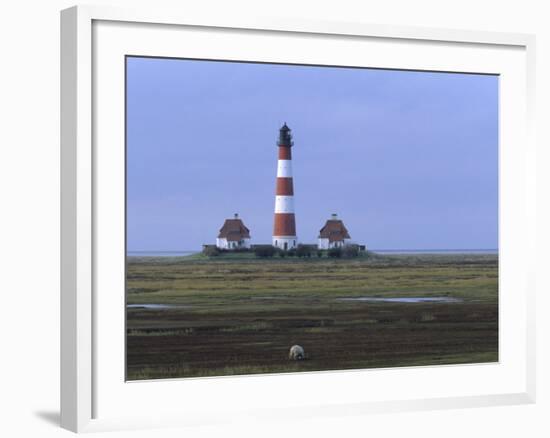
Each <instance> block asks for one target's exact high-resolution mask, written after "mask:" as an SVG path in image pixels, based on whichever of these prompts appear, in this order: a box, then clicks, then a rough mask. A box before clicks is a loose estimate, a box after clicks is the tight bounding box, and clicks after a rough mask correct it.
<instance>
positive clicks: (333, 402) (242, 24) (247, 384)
mask: <svg viewBox="0 0 550 438" xmlns="http://www.w3.org/2000/svg"><path fill="white" fill-rule="evenodd" d="M183 30H184V31H183ZM180 31H181V32H183V33H182V34H181V38H191V37H193V38H195V37H194V34H193V32H196V33H197V35H198V34H200V35H199V36H197V39H196V40H193V41H194V43H195V46H194V47H193V54H194V55H195V56H196V55H198V57H200V56H201V53H204V55H203V56H204V57H212V56H214V57H216V56H217V57H220V58H221V57H222V54H223V53H225V55H223V58H224V59H228V58H232V57H234V58H235V59H239V58H242V57H243V56H245V57H246V59H249V60H257V59H256V58H258V56H260V55H257V53H259V52H258V51H256V52H255V48H257V47H258V46H259V43H258V41H260V40H261V44H263V45H265V44H271V45H270V46H267V47H268V49H269V50H267V52H269V53H268V54H267V55H265V56H268V57H269V56H273V57H276V56H280V55H277V53H276V52H277V50H276V48H275V42H276V43H277V44H278V41H277V39H278V38H283V39H284V40H291V39H292V42H291V43H289V41H286V42H284V44H287V46H288V44H293V45H294V46H296V48H295V50H296V51H295V52H293V53H292V54H288V55H285V56H290V57H294V58H292V60H294V61H300V60H301V59H302V57H303V56H305V55H304V53H305V50H306V48H307V49H308V50H309V49H311V53H312V55H310V56H313V57H315V56H318V57H319V58H315V59H316V60H317V62H318V63H320V64H329V62H328V61H329V60H330V59H333V60H334V62H333V63H335V64H339V65H348V63H349V62H353V58H347V59H348V61H347V62H346V61H345V60H344V58H338V56H337V55H336V52H337V51H338V50H339V49H344V50H340V52H342V53H343V54H342V55H341V56H354V55H353V50H355V53H358V52H357V48H358V47H359V46H357V45H360V44H365V45H372V47H373V49H372V50H373V52H372V54H373V58H372V59H374V58H376V57H377V56H379V59H378V58H377V59H378V60H377V61H376V62H378V63H379V64H378V66H383V67H386V68H412V67H414V69H421V70H422V69H423V70H436V71H437V70H442V67H441V66H445V68H444V70H446V71H473V72H484V73H494V74H501V75H503V77H504V78H509V80H508V79H506V80H505V81H503V84H502V86H501V93H502V101H501V131H500V134H501V148H502V149H501V152H502V154H501V158H500V166H501V173H500V176H501V183H500V201H501V202H500V205H501V208H500V218H499V219H500V250H501V264H500V266H501V268H500V269H501V271H500V282H501V283H500V289H501V291H502V292H501V296H500V301H501V302H502V304H501V307H500V318H501V319H500V325H501V326H502V329H501V332H500V342H501V346H502V348H503V353H502V355H501V357H502V358H501V360H500V362H499V363H498V364H496V365H494V366H492V367H491V365H465V366H449V367H432V368H430V367H417V368H414V369H411V368H409V369H392V370H370V371H347V372H334V373H333V372H330V373H300V374H292V375H286V376H257V377H227V378H226V377H224V378H207V379H204V378H203V379H186V382H182V380H177V379H176V380H171V381H160V382H142V383H127V382H124V380H123V379H122V381H121V380H120V375H121V374H120V372H121V370H120V368H122V366H123V364H120V367H119V365H113V363H111V362H108V361H106V360H105V358H106V357H108V356H111V353H112V355H113V357H119V355H120V338H121V337H123V336H124V333H123V331H121V330H119V329H120V327H121V326H120V321H121V318H123V316H121V315H120V314H121V313H122V314H123V313H124V312H123V311H122V308H121V307H118V303H119V302H120V299H121V297H122V298H123V295H124V288H122V289H120V287H119V286H120V282H119V280H120V274H121V272H119V271H120V268H121V266H124V260H123V257H122V258H121V255H122V254H121V253H119V252H118V248H120V247H116V246H115V247H113V248H110V249H109V251H108V252H106V250H105V248H106V245H107V244H104V242H106V241H107V237H105V238H103V237H101V236H108V239H109V241H118V240H120V238H121V236H120V220H118V221H117V219H120V213H121V211H120V209H119V208H120V207H121V208H122V209H123V208H124V207H123V206H117V205H118V203H120V197H119V196H118V195H120V191H118V192H117V190H116V189H115V190H113V191H112V194H109V193H108V192H107V191H106V190H105V187H106V186H109V187H111V186H112V183H113V182H114V185H115V186H116V184H119V183H120V181H121V177H122V179H123V175H124V166H123V163H122V161H120V157H121V155H120V153H119V152H120V149H119V147H120V146H121V145H120V141H119V140H120V138H121V137H120V135H121V132H123V126H120V123H119V122H120V120H121V119H120V110H121V108H120V103H121V102H122V100H123V94H124V93H123V88H121V86H122V87H123V85H121V84H123V83H124V78H123V77H120V75H119V74H118V73H120V64H117V65H116V66H115V67H114V68H115V70H112V69H111V67H110V66H109V62H111V61H110V60H114V61H113V62H115V63H118V62H121V59H120V56H121V54H122V55H123V54H133V55H136V54H138V55H139V54H147V55H151V54H152V53H157V54H159V55H160V56H171V54H174V55H176V56H178V53H179V50H182V49H181V41H176V42H175V43H173V44H170V43H169V41H173V37H174V36H175V37H176V38H180V36H179V33H180ZM144 32H147V38H143V39H142V38H141V37H140V35H142V34H143V33H144ZM220 32H233V33H232V35H233V37H232V38H234V41H233V43H234V44H233V48H234V50H236V51H235V52H234V53H230V52H229V51H227V49H224V48H223V47H222V46H223V44H221V43H220V41H221V40H219V39H216V38H219V37H220V35H219V33H220ZM168 34H169V35H168ZM125 35H128V36H131V38H126V37H125ZM167 36H168V37H169V38H167ZM199 37H200V38H199ZM201 38H202V39H201ZM208 38H212V39H211V40H209V39H208ZM323 38H325V40H323V43H326V42H327V41H328V42H329V43H331V42H334V47H331V44H328V45H327V44H324V47H323V49H324V50H323V51H322V52H323V53H320V52H321V51H319V53H316V52H315V46H314V45H312V46H306V45H304V46H301V43H300V41H302V40H303V41H304V44H317V43H315V41H313V40H316V39H321V40H322V39H323ZM312 41H313V42H312ZM107 43H108V44H107ZM377 44H384V45H385V46H384V47H388V48H390V47H391V50H389V51H388V52H389V53H387V54H384V55H382V54H381V50H379V49H377V48H376V45H377ZM353 45H354V46H353ZM352 46H353V47H352ZM347 47H349V48H350V50H348V51H346V50H345V49H346V48H347ZM361 47H362V46H361ZM365 47H367V46H365ZM415 47H416V48H417V49H418V51H417V52H415V51H414V50H412V51H410V50H408V49H409V48H415ZM325 48H326V50H325ZM351 49H353V50H351ZM128 50H130V51H128ZM136 50H137V51H138V52H137V53H136ZM224 50H225V52H224ZM239 50H242V53H240V52H239ZM246 50H250V51H249V52H246ZM300 50H302V55H300ZM433 51H435V52H433ZM447 51H453V53H452V54H451V55H447V54H446V52H447ZM454 51H456V52H457V53H454ZM160 52H162V53H160ZM345 52H349V53H347V55H346V53H345ZM407 52H410V54H409V58H407V56H406V54H407ZM459 52H461V53H459ZM462 52H463V53H462ZM245 53H249V54H248V55H246V54H245ZM254 53H256V55H255V54H254ZM377 53H378V55H376V54H377ZM399 53H401V55H399V56H396V54H399ZM433 53H438V54H439V55H440V56H438V57H437V58H438V59H436V58H435V57H434V58H433V62H430V61H429V59H430V58H429V57H430V56H432V55H433ZM534 53H535V40H534V37H533V36H531V35H523V34H507V33H491V32H474V31H460V30H450V29H425V28H416V27H402V26H395V27H393V26H380V25H373V24H364V23H339V22H316V21H308V20H297V19H291V18H262V19H258V18H255V17H246V16H242V15H241V16H240V17H239V18H238V19H237V18H232V19H227V18H224V17H216V16H215V15H212V16H208V17H204V16H193V15H191V14H188V13H183V14H182V13H181V12H170V11H168V12H165V11H162V10H156V9H151V10H139V11H136V10H126V9H118V8H109V7H103V6H102V7H96V6H85V7H83V6H78V7H73V8H70V9H67V10H64V11H62V13H61V123H62V126H61V150H62V156H61V171H62V175H61V190H62V194H61V221H62V222H61V230H62V232H61V239H62V241H61V252H62V255H61V257H62V258H61V266H62V268H61V425H62V427H64V428H66V429H69V430H72V431H75V432H82V431H99V430H110V429H119V428H146V427H159V426H167V425H171V426H174V425H189V424H209V423H215V422H220V421H228V420H229V419H232V420H234V419H235V418H237V419H238V418H242V419H246V418H248V417H250V416H254V417H255V418H256V419H258V418H259V419H262V418H269V419H278V418H281V419H284V418H287V417H289V416H291V417H293V418H297V417H298V418H300V417H307V416H311V415H326V414H330V415H342V414H343V413H346V414H348V415H349V414H350V413H353V414H358V415H359V414H362V413H366V412H396V411H404V410H419V409H433V408H442V407H448V408H451V407H475V406H488V405H502V404H520V403H532V402H534V400H535V340H534V335H535V319H534V318H535V310H534V278H533V276H534V274H533V272H534V268H533V267H534V260H533V258H532V257H534V256H532V255H531V254H533V255H534V254H535V251H534V247H535V234H534V233H535V227H534V224H535V207H534V206H535V195H534V193H535V188H536V187H535V186H536V180H535V168H536V166H535V144H534V140H533V133H532V129H533V128H532V120H533V105H534V104H533V102H534V90H535V88H534V86H535V85H534V56H535V55H534ZM417 55H418V58H416V59H413V58H412V57H413V56H417ZM480 55H482V56H480ZM262 56H263V55H262ZM321 56H324V57H327V58H323V59H326V60H325V61H319V60H320V59H321V58H320V57H321ZM331 57H332V58H331ZM422 57H424V58H425V59H424V60H423V61H422ZM461 57H466V58H468V57H469V58H468V59H470V61H468V62H465V61H464V59H462V58H461ZM270 59H271V58H270ZM311 59H313V58H311ZM350 59H351V60H352V61H349V60H350ZM289 60H290V59H289ZM302 62H305V63H309V62H313V61H308V60H306V61H304V60H302ZM343 62H344V63H345V64H342V63H343ZM357 62H359V61H357ZM370 62H375V61H370ZM476 63H477V64H476ZM360 65H364V64H360ZM370 66H374V65H370ZM112 71H114V72H117V73H116V74H114V75H111V73H110V72H112ZM104 96H113V97H112V99H114V100H113V101H112V102H111V101H109V102H106V98H104ZM108 98H109V99H111V97H108ZM121 99H122V100H121ZM108 108H112V113H111V112H110V111H111V110H109V109H108ZM109 121H111V122H109ZM110 123H111V124H110ZM98 145H100V146H98ZM502 145H504V146H502ZM111 146H112V147H111ZM98 147H100V148H102V149H101V153H100V154H98V153H97V152H98ZM110 153H113V154H114V155H109V154H110ZM117 154H118V155H117ZM106 175H108V176H106ZM108 178H113V180H112V181H111V180H109V181H108V180H107V179H108ZM117 181H118V182H117ZM98 206H101V208H98ZM109 206H111V207H113V206H114V207H113V209H114V210H116V212H115V211H114V210H113V215H111V216H110V217H112V218H114V219H113V222H116V224H115V225H114V226H113V228H110V226H111V225H112V224H109V223H108V221H106V220H107V219H106V218H105V217H104V214H105V213H104V212H106V211H107V212H108V211H109V208H110V207H109ZM503 219H504V220H503ZM102 239H104V240H103V241H102ZM111 249H112V250H111ZM518 251H521V252H519V253H518ZM109 254H111V256H109ZM526 254H527V256H526ZM109 257H112V258H109ZM511 266H514V270H513V271H514V272H512V270H511V269H510V267H511ZM110 269H111V271H109V270H110ZM106 290H109V291H110V294H109V295H105V292H104V291H106ZM101 294H103V295H101ZM120 294H122V295H120ZM100 295H101V299H98V296H100ZM117 300H118V301H117ZM106 332H110V333H111V334H112V336H109V337H108V336H106V335H105V333H106ZM119 332H120V333H119ZM502 370H504V371H502ZM388 373H391V374H388ZM411 378H412V379H414V380H415V381H417V382H419V384H422V382H423V379H426V381H427V380H428V379H432V380H433V381H434V382H437V381H439V380H438V379H441V382H446V381H448V380H451V379H454V380H456V381H455V382H454V383H455V387H454V389H453V388H450V387H449V388H447V387H446V386H445V385H441V384H437V383H433V384H432V388H429V386H430V385H425V387H426V389H425V391H424V392H423V391H422V390H420V389H419V388H418V387H417V388H411V389H410V390H406V389H405V388H406V382H407V381H410V380H411ZM384 379H392V381H395V382H396V384H395V387H396V388H393V389H391V390H390V388H389V387H388V386H386V388H387V389H386V391H385V392H384V393H382V392H381V391H382V389H380V388H379V389H376V382H379V383H380V382H384ZM472 379H474V380H475V379H478V380H479V390H477V391H474V390H473V389H472V388H470V387H468V382H469V381H471V380H472ZM505 381H506V382H505ZM362 382H363V383H362ZM366 382H369V383H368V385H369V386H368V387H369V388H371V390H372V391H370V392H371V393H369V394H358V393H357V392H355V393H352V392H351V391H350V388H354V387H361V385H362V384H365V385H366V384H367V383H366ZM482 383H483V384H482ZM296 385H298V386H300V387H301V388H302V389H303V390H305V391H306V392H307V393H308V394H310V396H309V398H308V397H305V398H304V399H303V400H300V401H299V402H293V403H289V402H288V401H287V400H286V399H285V396H284V394H285V391H286V390H287V389H288V388H290V387H295V386H296ZM320 385H321V386H324V388H325V391H324V392H322V393H318V392H316V391H315V388H318V387H319V386H320ZM484 385H485V386H484ZM379 386H381V387H383V383H380V385H379ZM413 386H414V385H413ZM258 388H261V391H262V394H265V393H266V391H267V394H268V395H269V394H270V392H271V393H272V394H271V398H269V399H268V398H267V397H265V398H261V397H260V398H258V399H256V400H254V401H253V402H251V401H250V398H251V397H253V396H254V394H255V393H256V391H258ZM182 390H184V391H185V398H186V399H187V400H193V397H195V400H193V402H192V405H186V404H185V402H184V401H183V400H181V399H180V403H176V404H174V403H173V400H175V398H174V397H177V396H178V394H181V391H182ZM377 391H378V392H377ZM236 392H238V393H240V394H241V395H240V396H239V397H232V399H231V401H230V402H229V401H228V399H227V398H226V395H227V394H235V393H236ZM106 395H108V397H107V396H106ZM139 396H142V397H143V398H144V399H151V400H157V402H156V403H155V405H154V406H153V405H151V406H148V407H147V409H148V410H147V411H144V412H146V414H144V412H139V411H138V410H134V411H133V410H132V409H131V408H132V406H131V400H132V399H133V398H134V399H135V398H136V397H139ZM213 397H214V398H216V399H219V403H214V402H213ZM123 398H124V400H125V401H126V402H127V403H121V401H122V400H123ZM107 399H108V400H111V401H108V400H107ZM158 400H166V403H161V402H158ZM126 404H128V405H129V408H128V409H123V408H121V407H120V406H123V405H126ZM188 404H189V403H188ZM229 405H231V406H229ZM168 406H172V408H171V409H169V408H168ZM224 406H226V407H228V408H227V409H225V408H224ZM104 413H105V414H104Z"/></svg>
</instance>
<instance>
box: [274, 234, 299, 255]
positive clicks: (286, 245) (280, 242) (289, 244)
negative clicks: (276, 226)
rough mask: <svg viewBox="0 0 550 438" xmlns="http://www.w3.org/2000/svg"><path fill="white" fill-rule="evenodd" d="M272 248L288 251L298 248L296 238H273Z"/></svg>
mask: <svg viewBox="0 0 550 438" xmlns="http://www.w3.org/2000/svg"><path fill="white" fill-rule="evenodd" d="M273 246H274V247H276V248H279V249H283V250H285V251H286V250H288V249H293V248H296V247H297V246H298V238H297V237H296V236H273Z"/></svg>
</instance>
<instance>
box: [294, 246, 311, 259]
mask: <svg viewBox="0 0 550 438" xmlns="http://www.w3.org/2000/svg"><path fill="white" fill-rule="evenodd" d="M296 255H297V256H298V257H311V248H310V247H309V246H307V245H298V248H297V249H296Z"/></svg>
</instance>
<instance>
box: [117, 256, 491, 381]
mask: <svg viewBox="0 0 550 438" xmlns="http://www.w3.org/2000/svg"><path fill="white" fill-rule="evenodd" d="M237 256H238V257H237ZM241 256H247V257H241ZM250 256H251V254H249V253H239V254H236V255H235V257H233V255H228V254H224V255H223V256H221V257H213V258H211V259H208V258H206V257H204V256H202V255H200V254H199V255H196V256H188V257H170V258H150V257H130V258H129V259H128V265H127V267H128V270H127V280H128V281H127V302H128V304H146V303H152V304H175V305H182V306H184V307H181V308H173V309H169V310H144V309H129V310H128V319H127V326H128V333H127V334H128V338H127V340H128V342H127V346H128V350H127V352H128V376H129V378H131V379H141V378H161V377H191V376H195V377H196V376H207V375H226V374H250V373H252V374H254V373H263V372H292V371H300V370H309V371H312V370H326V369H350V368H369V367H379V366H382V367H388V366H409V365H430V364H443V363H472V362H478V361H482V362H486V361H495V360H497V357H498V323H497V322H498V258H497V256H495V255H437V256H435V255H414V256H384V257H382V256H372V255H369V256H367V257H361V258H357V259H345V260H344V259H336V260H334V259H328V258H317V257H312V258H310V259H298V258H288V257H286V258H284V259H281V258H277V257H276V258H274V259H258V258H255V257H253V255H252V257H250ZM359 296H373V297H413V296H423V297H429V296H438V297H439V296H449V297H454V298H458V299H460V300H461V301H460V302H459V303H413V304H402V303H383V302H377V303H372V302H370V303H365V302H349V301H338V298H343V297H359ZM293 343H299V344H301V345H303V346H304V348H306V354H307V353H308V352H309V354H310V359H309V360H308V361H304V363H300V364H296V363H295V362H290V361H288V359H287V355H288V349H289V348H290V346H291V345H292V344H293Z"/></svg>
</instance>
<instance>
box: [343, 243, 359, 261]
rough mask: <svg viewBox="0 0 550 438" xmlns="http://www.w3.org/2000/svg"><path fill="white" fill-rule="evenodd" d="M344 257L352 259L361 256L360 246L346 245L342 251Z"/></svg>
mask: <svg viewBox="0 0 550 438" xmlns="http://www.w3.org/2000/svg"><path fill="white" fill-rule="evenodd" d="M342 256H343V257H346V258H352V257H357V256H359V245H346V246H344V248H343V249H342Z"/></svg>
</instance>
